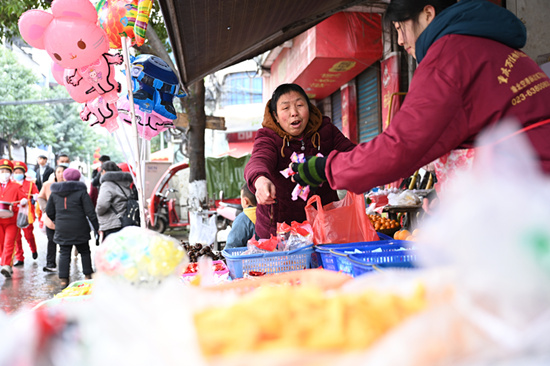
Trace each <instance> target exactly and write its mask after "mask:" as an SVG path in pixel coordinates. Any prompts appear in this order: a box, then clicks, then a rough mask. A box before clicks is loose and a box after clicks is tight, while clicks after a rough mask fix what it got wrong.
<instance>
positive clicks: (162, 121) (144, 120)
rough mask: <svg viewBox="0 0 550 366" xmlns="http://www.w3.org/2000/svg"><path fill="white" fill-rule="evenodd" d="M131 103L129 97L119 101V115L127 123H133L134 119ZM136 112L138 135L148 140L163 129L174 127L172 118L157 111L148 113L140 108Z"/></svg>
mask: <svg viewBox="0 0 550 366" xmlns="http://www.w3.org/2000/svg"><path fill="white" fill-rule="evenodd" d="M129 110H130V103H129V102H128V100H127V99H125V98H123V99H119V101H118V115H119V118H120V119H121V120H122V121H123V122H125V123H127V124H130V125H131V124H132V119H131V116H130V112H129ZM135 112H136V113H135V114H136V123H137V129H138V135H139V136H141V137H143V138H144V139H146V140H151V138H153V137H155V136H157V135H158V134H159V133H161V132H162V131H164V130H166V129H168V128H172V127H174V124H173V123H172V120H171V119H169V118H166V117H163V116H161V115H160V114H158V113H156V112H154V111H153V112H151V113H146V112H143V111H141V110H139V109H137V110H136V111H135Z"/></svg>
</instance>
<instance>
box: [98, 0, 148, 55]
mask: <svg viewBox="0 0 550 366" xmlns="http://www.w3.org/2000/svg"><path fill="white" fill-rule="evenodd" d="M152 7H153V3H152V2H151V1H150V0H145V1H144V0H139V1H138V0H101V1H99V2H98V3H97V5H96V10H97V14H98V16H99V25H100V26H101V28H103V29H104V30H105V33H107V38H108V39H109V46H110V47H111V48H113V49H121V47H122V42H121V37H127V38H129V39H130V42H131V45H132V46H134V45H137V46H141V45H143V43H144V42H145V32H146V30H147V24H148V23H149V15H150V13H151V8H152Z"/></svg>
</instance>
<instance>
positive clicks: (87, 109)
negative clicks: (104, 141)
mask: <svg viewBox="0 0 550 366" xmlns="http://www.w3.org/2000/svg"><path fill="white" fill-rule="evenodd" d="M91 114H93V115H94V116H95V117H96V121H94V122H92V123H90V126H92V127H93V126H96V125H100V126H102V127H105V128H106V129H107V131H109V132H113V131H115V130H116V129H117V128H118V122H117V117H118V110H117V108H116V104H115V103H108V102H107V101H106V100H105V99H103V98H102V97H97V98H96V99H94V100H91V101H88V102H86V104H84V109H83V110H82V112H80V119H82V120H83V121H88V120H89V119H90V115H91Z"/></svg>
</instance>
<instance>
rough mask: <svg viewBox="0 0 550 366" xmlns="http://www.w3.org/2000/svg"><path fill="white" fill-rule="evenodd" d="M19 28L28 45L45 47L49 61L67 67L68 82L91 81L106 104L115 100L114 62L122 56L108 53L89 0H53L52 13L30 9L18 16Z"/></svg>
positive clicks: (116, 96)
mask: <svg viewBox="0 0 550 366" xmlns="http://www.w3.org/2000/svg"><path fill="white" fill-rule="evenodd" d="M19 31H20V33H21V36H22V37H23V39H24V40H25V41H26V42H27V43H28V44H29V45H31V46H33V47H35V48H39V49H45V50H46V52H48V55H50V57H51V58H52V60H53V61H54V62H55V63H57V64H58V65H60V66H61V67H63V68H64V69H69V70H70V71H67V72H66V74H65V76H66V78H67V83H68V84H71V85H72V86H75V87H77V86H79V83H80V82H81V81H83V80H84V81H85V82H87V83H88V84H90V85H91V86H92V87H93V88H94V89H95V91H96V92H97V93H98V94H99V95H101V96H102V97H103V98H104V99H105V100H107V101H108V102H109V103H114V102H116V100H117V99H118V94H117V93H118V92H119V91H120V84H119V83H117V82H116V80H115V77H114V74H115V69H114V65H120V64H122V61H123V60H122V55H120V54H116V55H111V54H109V53H108V51H109V42H108V40H107V36H106V34H105V31H104V30H103V29H101V27H99V25H97V12H96V11H95V8H94V6H93V5H92V3H91V2H90V1H89V0H55V1H54V2H53V3H52V7H51V13H48V12H46V11H44V10H36V9H33V10H29V11H26V12H25V13H23V15H21V17H20V18H19Z"/></svg>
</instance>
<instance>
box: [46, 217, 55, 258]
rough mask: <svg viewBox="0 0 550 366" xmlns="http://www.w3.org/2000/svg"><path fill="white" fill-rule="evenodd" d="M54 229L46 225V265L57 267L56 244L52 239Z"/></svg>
mask: <svg viewBox="0 0 550 366" xmlns="http://www.w3.org/2000/svg"><path fill="white" fill-rule="evenodd" d="M54 234H55V230H52V229H50V228H49V227H46V236H47V237H48V249H47V250H46V267H49V268H55V267H57V264H56V260H55V257H56V255H57V244H55V242H54V241H53V236H54Z"/></svg>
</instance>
